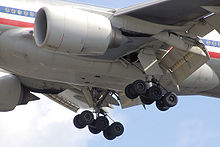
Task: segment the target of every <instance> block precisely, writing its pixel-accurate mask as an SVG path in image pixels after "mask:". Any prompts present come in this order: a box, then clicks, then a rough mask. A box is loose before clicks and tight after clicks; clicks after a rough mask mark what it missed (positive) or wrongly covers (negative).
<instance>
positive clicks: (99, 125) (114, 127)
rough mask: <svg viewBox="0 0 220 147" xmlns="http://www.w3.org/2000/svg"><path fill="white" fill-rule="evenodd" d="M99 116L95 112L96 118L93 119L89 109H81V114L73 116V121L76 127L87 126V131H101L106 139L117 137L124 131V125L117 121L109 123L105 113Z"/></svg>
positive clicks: (94, 132) (97, 132)
mask: <svg viewBox="0 0 220 147" xmlns="http://www.w3.org/2000/svg"><path fill="white" fill-rule="evenodd" d="M102 115H103V116H100V114H99V113H97V118H96V119H94V115H93V113H92V112H90V111H83V112H82V113H81V114H78V115H76V116H75V117H74V119H73V123H74V125H75V127H76V128H78V129H83V128H85V127H86V126H88V129H89V131H90V132H91V133H92V134H99V133H100V132H102V131H103V135H104V137H105V138H106V139H108V140H113V139H115V138H116V137H119V136H121V135H122V134H123V132H124V127H123V125H122V124H121V123H119V122H114V123H112V124H111V125H109V120H108V119H107V117H106V114H102Z"/></svg>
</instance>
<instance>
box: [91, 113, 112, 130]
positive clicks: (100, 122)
mask: <svg viewBox="0 0 220 147" xmlns="http://www.w3.org/2000/svg"><path fill="white" fill-rule="evenodd" d="M94 126H95V128H97V129H98V130H102V131H103V130H106V129H107V128H108V127H109V121H108V119H107V118H106V117H105V116H100V117H98V118H97V119H96V120H95V121H94Z"/></svg>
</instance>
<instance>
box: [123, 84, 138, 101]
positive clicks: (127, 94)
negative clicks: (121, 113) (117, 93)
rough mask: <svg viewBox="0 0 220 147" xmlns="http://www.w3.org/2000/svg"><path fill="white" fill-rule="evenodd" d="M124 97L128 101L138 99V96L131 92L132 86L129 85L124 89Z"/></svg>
mask: <svg viewBox="0 0 220 147" xmlns="http://www.w3.org/2000/svg"><path fill="white" fill-rule="evenodd" d="M125 95H126V96H127V97H128V98H129V99H135V98H137V97H138V94H137V93H136V92H135V91H134V90H133V86H132V84H129V85H128V86H126V87H125Z"/></svg>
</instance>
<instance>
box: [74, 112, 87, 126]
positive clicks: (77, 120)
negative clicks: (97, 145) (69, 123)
mask: <svg viewBox="0 0 220 147" xmlns="http://www.w3.org/2000/svg"><path fill="white" fill-rule="evenodd" d="M73 124H74V125H75V127H76V128H78V129H83V128H85V127H86V124H85V122H84V121H82V117H81V115H80V114H78V115H76V116H75V117H74V119H73Z"/></svg>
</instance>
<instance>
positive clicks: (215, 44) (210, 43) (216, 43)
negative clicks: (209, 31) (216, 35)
mask: <svg viewBox="0 0 220 147" xmlns="http://www.w3.org/2000/svg"><path fill="white" fill-rule="evenodd" d="M201 40H202V42H203V43H204V44H205V45H206V46H213V47H220V42H219V41H213V40H207V39H201Z"/></svg>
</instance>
